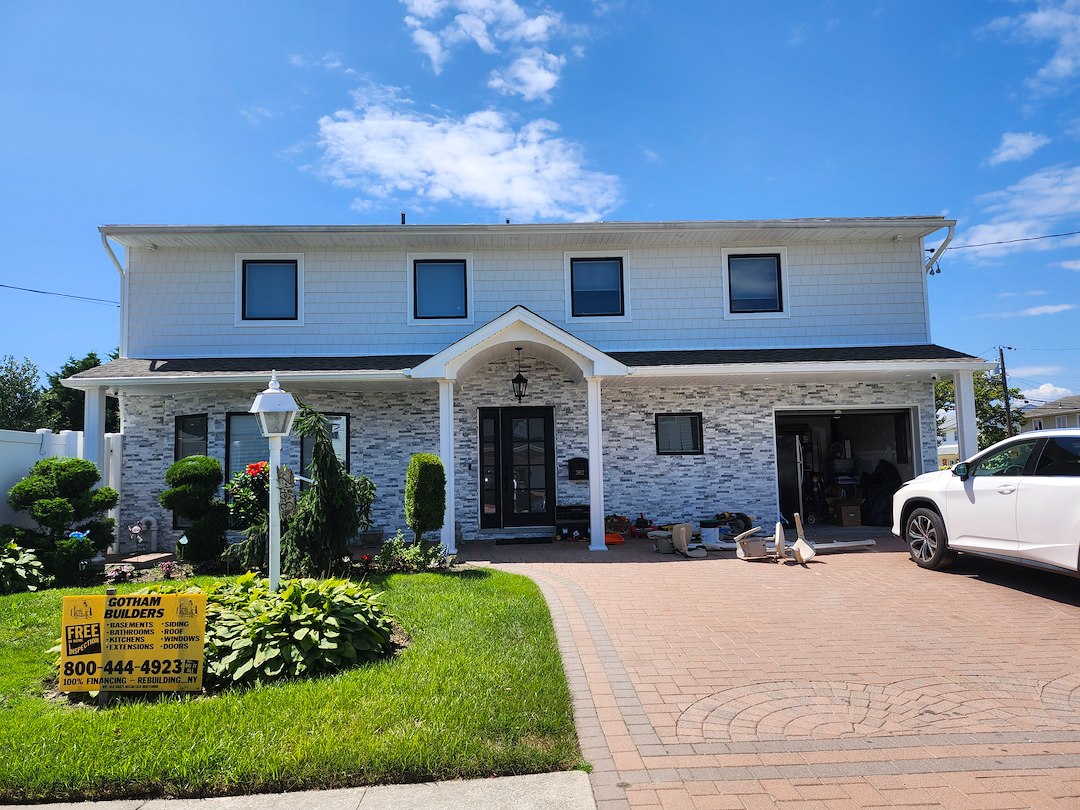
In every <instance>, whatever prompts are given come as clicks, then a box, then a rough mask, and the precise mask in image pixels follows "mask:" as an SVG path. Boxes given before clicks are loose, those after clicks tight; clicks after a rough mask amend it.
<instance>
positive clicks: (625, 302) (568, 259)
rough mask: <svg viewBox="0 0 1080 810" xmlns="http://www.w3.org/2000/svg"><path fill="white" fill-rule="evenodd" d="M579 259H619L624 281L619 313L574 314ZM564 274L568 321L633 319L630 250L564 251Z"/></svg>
mask: <svg viewBox="0 0 1080 810" xmlns="http://www.w3.org/2000/svg"><path fill="white" fill-rule="evenodd" d="M578 259H586V260H588V259H618V260H619V264H620V269H621V272H620V274H619V276H620V280H621V282H622V284H621V289H620V290H619V300H620V303H621V305H622V312H621V313H620V314H618V315H575V314H574V270H573V266H574V261H575V260H578ZM563 274H564V284H565V294H566V322H567V323H622V322H627V321H631V320H633V318H632V317H631V315H630V252H629V251H626V250H574V251H567V252H565V253H563Z"/></svg>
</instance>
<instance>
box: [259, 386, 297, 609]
mask: <svg viewBox="0 0 1080 810" xmlns="http://www.w3.org/2000/svg"><path fill="white" fill-rule="evenodd" d="M298 410H300V409H299V408H298V407H297V405H296V400H295V399H293V397H292V394H290V393H289V392H287V391H283V390H281V385H280V384H279V383H278V380H277V372H276V371H272V372H270V385H269V386H267V388H266V390H265V391H263V392H262V393H260V394H259V395H258V396H256V397H255V401H254V402H253V403H251V408H250V409H249V411H248V412H249V413H253V414H255V416H256V417H258V419H259V430H261V431H262V435H263V436H265V437H266V438H267V440H269V442H270V471H269V472H270V548H269V549H268V554H267V556H268V557H269V558H270V590H272V591H276V590H277V589H278V584H279V582H280V581H281V498H280V494H279V492H278V477H277V469H278V467H279V466H281V437H282V436H288V435H289V431H290V430H292V423H293V419H295V418H296V412H297V411H298Z"/></svg>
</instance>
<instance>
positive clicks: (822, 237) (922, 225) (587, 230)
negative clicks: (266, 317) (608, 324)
mask: <svg viewBox="0 0 1080 810" xmlns="http://www.w3.org/2000/svg"><path fill="white" fill-rule="evenodd" d="M955 224H956V221H955V220H950V219H945V218H944V217H940V216H911V217H836V218H829V217H825V218H814V219H753V220H713V221H677V222H587V223H568V224H560V223H539V224H525V225H102V226H101V227H100V228H99V230H100V232H101V234H102V236H103V237H108V238H109V239H113V240H115V241H116V242H119V243H120V244H122V245H124V246H125V247H129V248H145V249H149V250H154V249H155V248H221V247H226V248H236V249H240V250H244V249H261V250H267V249H274V248H282V247H286V246H287V247H290V248H299V249H304V248H319V247H323V248H373V249H401V248H415V249H425V248H427V249H433V250H434V249H439V250H453V249H455V248H456V247H475V246H477V244H482V245H483V246H485V247H517V248H531V247H565V248H582V247H605V248H610V247H620V246H624V245H625V246H647V245H657V244H695V243H706V242H715V241H718V240H722V241H726V242H735V243H737V242H760V241H762V240H765V241H767V242H781V241H782V242H784V243H785V244H786V243H789V242H821V241H831V240H840V239H844V240H849V239H894V240H897V241H902V240H905V239H912V240H917V239H921V238H923V237H925V236H929V235H930V234H932V233H934V232H935V231H939V230H941V229H942V228H947V227H949V226H950V225H955Z"/></svg>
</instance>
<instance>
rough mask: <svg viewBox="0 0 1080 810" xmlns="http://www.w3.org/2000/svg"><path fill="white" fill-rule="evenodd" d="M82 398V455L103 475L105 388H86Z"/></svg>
mask: <svg viewBox="0 0 1080 810" xmlns="http://www.w3.org/2000/svg"><path fill="white" fill-rule="evenodd" d="M84 393H85V399H84V400H83V452H82V457H83V458H84V459H86V460H87V461H92V462H94V464H95V465H97V468H98V471H99V472H100V473H101V474H102V477H104V475H105V388H104V387H103V386H100V385H99V386H96V387H94V388H87V389H86V391H85V392H84Z"/></svg>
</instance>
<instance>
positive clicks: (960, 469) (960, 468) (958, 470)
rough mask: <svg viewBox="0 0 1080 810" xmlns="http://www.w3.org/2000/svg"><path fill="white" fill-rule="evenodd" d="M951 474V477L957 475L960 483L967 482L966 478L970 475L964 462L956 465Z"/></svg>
mask: <svg viewBox="0 0 1080 810" xmlns="http://www.w3.org/2000/svg"><path fill="white" fill-rule="evenodd" d="M952 474H953V475H959V476H960V480H961V481H967V480H968V476H969V475H971V473H970V472H969V471H968V465H967V462H966V461H961V462H960V463H959V464H957V465H956V466H955V467H953V468H952Z"/></svg>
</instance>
